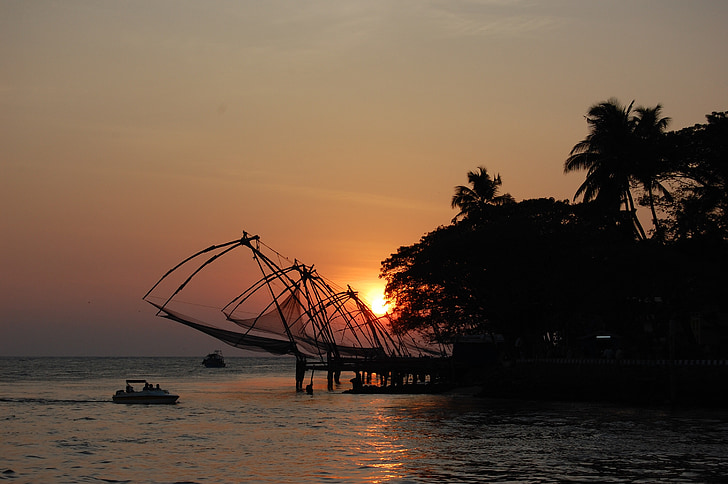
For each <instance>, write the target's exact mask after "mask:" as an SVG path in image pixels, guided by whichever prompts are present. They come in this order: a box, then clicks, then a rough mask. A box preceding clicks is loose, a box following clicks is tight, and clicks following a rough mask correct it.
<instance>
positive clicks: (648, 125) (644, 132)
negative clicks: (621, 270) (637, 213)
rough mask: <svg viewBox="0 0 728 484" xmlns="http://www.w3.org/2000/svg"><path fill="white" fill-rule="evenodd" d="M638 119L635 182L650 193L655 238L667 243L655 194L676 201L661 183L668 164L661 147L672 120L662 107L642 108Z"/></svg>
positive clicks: (635, 128)
mask: <svg viewBox="0 0 728 484" xmlns="http://www.w3.org/2000/svg"><path fill="white" fill-rule="evenodd" d="M635 111H636V113H637V114H636V115H635V118H634V119H635V126H634V132H635V135H636V136H637V140H638V143H639V145H638V153H637V160H636V161H637V166H636V167H635V168H636V170H635V173H634V178H635V180H636V181H637V182H638V183H639V184H640V185H641V186H642V189H643V190H644V191H645V192H646V193H647V200H648V202H649V204H650V211H651V212H652V223H653V224H654V226H655V236H656V237H657V239H658V240H660V241H662V240H663V233H662V227H661V226H660V222H659V219H658V218H657V212H656V211H655V192H657V193H658V194H662V196H664V197H665V199H666V200H667V201H668V202H671V201H672V196H671V195H670V192H669V191H668V190H667V189H666V188H665V186H663V185H662V184H661V183H660V181H659V176H660V175H661V174H664V171H665V169H666V168H665V163H664V158H663V156H662V154H661V143H662V140H663V139H664V135H665V129H666V128H667V126H668V124H670V118H668V117H661V116H662V106H661V105H659V104H658V105H657V106H655V107H654V108H645V107H638V108H637V109H636V110H635Z"/></svg>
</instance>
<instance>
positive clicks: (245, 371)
mask: <svg viewBox="0 0 728 484" xmlns="http://www.w3.org/2000/svg"><path fill="white" fill-rule="evenodd" d="M226 360H227V362H228V367H227V368H224V369H207V368H204V367H203V366H202V365H201V364H200V363H201V358H28V359H23V358H0V384H1V386H0V388H1V390H0V422H2V434H3V438H2V441H1V442H0V479H6V480H8V481H12V482H94V483H97V482H134V483H137V482H154V483H173V482H195V483H204V482H215V483H218V482H372V483H384V482H388V483H389V482H391V483H408V482H413V483H420V482H445V481H447V482H532V483H546V482H725V479H726V477H725V476H728V416H727V415H725V414H724V413H722V412H719V411H715V410H690V411H686V410H683V411H673V410H670V409H644V408H631V407H624V406H614V405H600V404H583V403H581V404H575V403H563V402H562V403H543V402H527V401H513V400H509V401H500V400H491V399H481V398H477V397H474V396H472V395H468V394H466V393H460V394H450V395H435V396H433V395H348V394H342V393H341V391H343V390H345V389H346V388H348V384H347V385H346V386H342V387H341V388H339V389H337V390H336V391H334V392H327V391H326V390H325V388H326V382H325V375H323V374H322V375H317V378H316V381H315V383H314V388H315V392H314V394H313V395H306V394H301V393H298V394H297V393H296V392H295V391H294V388H295V387H294V378H293V374H294V361H293V360H292V359H289V358H226ZM318 376H320V377H321V378H320V379H319V378H318ZM342 376H345V375H342ZM126 378H146V379H148V380H150V381H152V382H153V383H159V384H160V385H161V386H162V388H167V389H169V390H171V391H172V392H173V393H177V394H179V395H180V400H179V403H178V404H177V405H173V406H167V405H159V406H155V405H150V406H145V405H140V406H135V405H131V406H127V405H118V404H114V403H112V402H111V395H112V394H113V393H114V392H115V391H116V390H117V389H120V388H122V387H123V385H124V380H125V379H126ZM343 381H348V378H342V382H343Z"/></svg>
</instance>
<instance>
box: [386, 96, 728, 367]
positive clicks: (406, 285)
mask: <svg viewBox="0 0 728 484" xmlns="http://www.w3.org/2000/svg"><path fill="white" fill-rule="evenodd" d="M607 105H608V106H607ZM597 107H598V109H596V107H593V108H592V110H591V111H590V115H594V116H597V117H598V116H600V115H601V114H600V113H602V114H603V111H605V110H606V112H608V113H609V116H614V117H616V118H619V119H620V122H624V125H623V126H621V127H619V129H624V132H622V134H621V135H620V136H617V137H616V138H615V139H612V140H611V141H605V139H604V138H605V137H604V136H602V134H603V133H599V132H598V130H599V129H602V128H601V127H600V126H601V125H600V124H599V123H598V122H596V121H594V122H591V121H589V118H588V122H589V123H590V126H591V132H590V135H589V136H588V137H587V138H586V139H585V140H584V141H582V142H580V143H579V144H577V146H575V148H574V150H573V151H572V154H571V156H570V157H569V159H568V160H567V162H566V166H567V171H573V170H576V169H585V170H587V172H588V175H587V181H585V182H584V184H583V185H582V186H581V187H580V188H579V191H578V193H577V194H578V195H582V196H583V197H584V198H583V201H582V202H581V203H576V204H572V203H569V202H568V201H556V200H554V199H536V200H524V201H521V202H518V203H516V202H515V201H513V199H512V197H510V195H507V196H503V197H500V198H499V197H498V196H497V189H498V188H499V187H500V185H501V183H502V182H501V179H500V177H499V176H496V177H495V178H491V177H490V176H489V175H488V173H487V171H486V170H485V168H482V167H480V168H479V171H478V172H470V173H469V174H468V180H469V182H470V184H471V185H472V186H473V190H472V191H471V192H472V194H473V196H472V197H471V198H468V195H469V194H471V192H469V191H468V190H466V188H467V187H457V188H456V193H455V196H454V197H453V207H454V208H460V210H461V212H460V213H459V214H458V217H456V218H455V219H453V222H452V223H451V224H450V225H448V226H444V227H440V228H437V229H436V230H434V231H432V232H430V233H428V234H426V235H425V236H424V237H422V239H421V240H420V241H419V243H417V244H414V245H412V246H408V247H401V248H400V249H399V250H398V251H397V252H396V253H394V254H392V255H391V256H390V257H389V258H388V259H387V260H385V261H384V262H383V263H382V273H381V275H382V277H383V278H385V279H386V281H387V287H386V291H387V295H388V297H389V298H390V299H391V300H392V301H393V302H394V303H395V314H394V321H395V325H396V327H398V328H401V329H408V330H413V329H414V330H420V331H423V332H426V333H428V334H429V335H430V336H431V337H433V338H436V339H440V340H447V339H449V338H451V337H453V336H456V335H463V334H482V333H485V332H495V333H499V334H503V335H504V336H505V337H506V340H507V341H508V342H510V343H511V344H512V343H513V342H514V341H516V340H517V339H518V340H520V342H521V343H519V344H523V348H524V349H525V350H526V351H528V352H529V353H531V354H533V355H537V354H538V355H543V354H546V353H549V354H561V355H564V356H566V355H567V354H569V355H574V354H577V353H584V352H585V351H588V349H587V348H586V347H585V345H583V344H582V343H581V342H582V341H583V340H582V339H583V338H586V337H588V336H589V335H592V334H595V333H596V332H608V333H610V334H614V335H615V336H619V337H620V340H621V341H622V348H623V350H624V351H625V352H627V353H628V354H631V356H635V357H668V356H675V355H676V354H679V355H680V356H682V357H698V356H700V357H703V356H707V355H714V354H716V353H721V354H723V355H724V356H725V353H726V352H727V351H728V348H726V346H725V343H726V341H725V339H724V338H725V336H726V329H727V327H728V323H727V322H726V315H727V314H728V305H727V304H726V302H725V301H724V299H725V295H724V293H725V291H726V289H727V288H728V245H727V243H728V237H727V234H726V228H727V227H728V224H726V205H727V204H728V192H727V191H726V174H727V167H728V160H727V158H726V139H727V138H726V126H728V125H727V124H726V115H725V113H714V114H713V115H711V116H708V124H707V125H697V126H694V127H692V128H687V129H684V130H680V131H678V132H664V126H665V125H666V120H667V118H662V117H660V109H659V106H658V107H656V108H637V110H636V112H637V114H636V115H635V116H634V117H630V115H629V112H630V109H631V106H630V107H629V108H624V107H621V106H619V105H618V104H617V103H616V102H614V101H608V102H607V103H601V104H600V105H597ZM600 110H601V111H600ZM615 113H616V114H615ZM620 113H621V114H620ZM640 123H643V124H642V130H640ZM617 124H618V125H619V123H617ZM646 126H649V128H650V129H649V130H648V129H647V128H646ZM613 128H614V126H613V125H609V129H613ZM610 142H611V143H618V142H624V143H628V144H629V146H627V147H624V146H622V147H614V146H608V144H609V143H610ZM615 153H616V154H615ZM611 170H613V171H611ZM488 183H490V184H491V185H492V186H490V187H489V186H487V185H488ZM476 189H477V190H476ZM633 190H635V191H636V192H637V193H638V194H640V195H641V201H642V203H643V204H644V205H646V206H649V207H650V208H651V210H650V211H651V214H652V222H653V227H654V228H653V230H652V231H651V234H652V237H651V238H647V237H646V236H645V232H644V231H643V230H641V226H640V225H639V223H638V221H637V219H636V215H635V213H636V208H635V206H634V204H633V203H632V202H631V200H632V191H633ZM476 192H477V193H480V194H487V196H475V195H476ZM653 207H656V208H653ZM658 212H659V216H658ZM663 227H664V229H663ZM524 342H525V343H524ZM676 352H677V353H676Z"/></svg>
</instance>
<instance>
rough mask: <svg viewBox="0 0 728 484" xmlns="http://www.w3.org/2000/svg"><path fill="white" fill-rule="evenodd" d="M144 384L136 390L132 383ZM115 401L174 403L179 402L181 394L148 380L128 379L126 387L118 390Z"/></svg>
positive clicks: (114, 397)
mask: <svg viewBox="0 0 728 484" xmlns="http://www.w3.org/2000/svg"><path fill="white" fill-rule="evenodd" d="M134 384H143V385H144V387H143V389H142V390H135V389H134V387H133V386H132V385H134ZM111 398H112V400H113V401H114V403H147V404H150V403H153V404H168V405H170V404H174V403H177V399H178V398H179V395H174V394H172V393H169V392H168V391H167V390H163V389H161V388H159V385H157V386H156V387H155V386H153V385H152V384H151V383H148V382H147V381H146V380H126V389H124V390H118V391H117V392H116V394H114V396H113V397H111Z"/></svg>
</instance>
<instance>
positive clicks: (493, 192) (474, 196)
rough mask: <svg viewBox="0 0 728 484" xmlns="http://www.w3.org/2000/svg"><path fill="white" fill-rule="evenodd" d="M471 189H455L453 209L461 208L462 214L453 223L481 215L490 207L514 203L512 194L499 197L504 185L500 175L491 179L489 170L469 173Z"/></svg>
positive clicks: (482, 169) (459, 187)
mask: <svg viewBox="0 0 728 484" xmlns="http://www.w3.org/2000/svg"><path fill="white" fill-rule="evenodd" d="M468 183H469V184H470V186H469V187H466V186H462V185H460V186H457V187H455V195H453V196H452V203H451V206H452V208H459V209H460V212H459V213H458V214H457V215H456V216H455V218H453V219H452V221H453V223H454V222H456V221H457V219H458V218H460V217H467V216H468V215H472V214H475V213H480V212H481V211H482V210H483V208H485V207H486V206H488V205H505V204H507V203H512V202H514V199H513V197H512V196H511V194H510V193H506V194H503V195H498V191H499V189H500V186H501V184H502V181H501V177H500V175H496V176H495V178H491V176H490V175H489V174H488V170H487V169H485V168H484V167H482V166H479V167H478V171H469V172H468Z"/></svg>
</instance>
